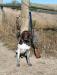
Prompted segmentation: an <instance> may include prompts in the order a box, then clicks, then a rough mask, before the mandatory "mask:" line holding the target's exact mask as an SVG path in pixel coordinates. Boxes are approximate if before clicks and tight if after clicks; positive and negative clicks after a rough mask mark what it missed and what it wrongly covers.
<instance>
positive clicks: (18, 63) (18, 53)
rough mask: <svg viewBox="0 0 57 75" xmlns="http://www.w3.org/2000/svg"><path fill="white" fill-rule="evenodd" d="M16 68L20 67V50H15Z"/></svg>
mask: <svg viewBox="0 0 57 75" xmlns="http://www.w3.org/2000/svg"><path fill="white" fill-rule="evenodd" d="M16 59H17V66H20V49H19V48H18V49H17V58H16Z"/></svg>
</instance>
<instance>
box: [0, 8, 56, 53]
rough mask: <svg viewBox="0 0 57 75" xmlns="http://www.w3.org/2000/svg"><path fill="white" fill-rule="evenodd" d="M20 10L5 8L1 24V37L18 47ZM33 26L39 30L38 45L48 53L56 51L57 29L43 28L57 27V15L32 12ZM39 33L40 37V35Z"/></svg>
mask: <svg viewBox="0 0 57 75" xmlns="http://www.w3.org/2000/svg"><path fill="white" fill-rule="evenodd" d="M19 14H20V11H18V10H13V9H10V8H4V12H3V25H0V38H1V37H2V40H3V41H5V44H6V45H7V46H8V47H9V48H11V49H16V44H17V39H16V16H17V15H19ZM32 19H33V28H35V29H36V31H37V38H39V41H38V47H39V49H40V50H41V51H42V50H45V51H46V53H47V51H48V52H51V53H56V50H57V40H56V39H57V31H54V30H43V29H44V28H54V29H55V28H57V15H56V14H48V13H40V12H32ZM38 33H39V37H38Z"/></svg>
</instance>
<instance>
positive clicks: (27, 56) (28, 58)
mask: <svg viewBox="0 0 57 75" xmlns="http://www.w3.org/2000/svg"><path fill="white" fill-rule="evenodd" d="M26 61H27V64H28V65H29V66H32V64H31V63H30V51H29V50H27V51H26Z"/></svg>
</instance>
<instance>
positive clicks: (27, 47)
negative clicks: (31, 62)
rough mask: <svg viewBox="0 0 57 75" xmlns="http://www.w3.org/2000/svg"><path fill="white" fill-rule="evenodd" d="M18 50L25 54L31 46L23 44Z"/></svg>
mask: <svg viewBox="0 0 57 75" xmlns="http://www.w3.org/2000/svg"><path fill="white" fill-rule="evenodd" d="M18 49H19V51H20V53H25V52H26V51H27V50H29V49H30V46H28V45H26V44H25V43H23V44H21V45H20V44H18Z"/></svg>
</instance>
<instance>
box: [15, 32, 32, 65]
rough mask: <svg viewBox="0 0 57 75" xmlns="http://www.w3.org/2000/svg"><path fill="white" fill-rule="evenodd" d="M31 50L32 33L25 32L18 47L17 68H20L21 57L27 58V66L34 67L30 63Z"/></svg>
mask: <svg viewBox="0 0 57 75" xmlns="http://www.w3.org/2000/svg"><path fill="white" fill-rule="evenodd" d="M30 48H31V32H29V31H23V32H22V34H21V35H20V37H19V43H18V46H17V50H16V54H17V66H20V57H21V56H25V57H26V61H27V64H28V65H29V66H32V64H31V63H30Z"/></svg>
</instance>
